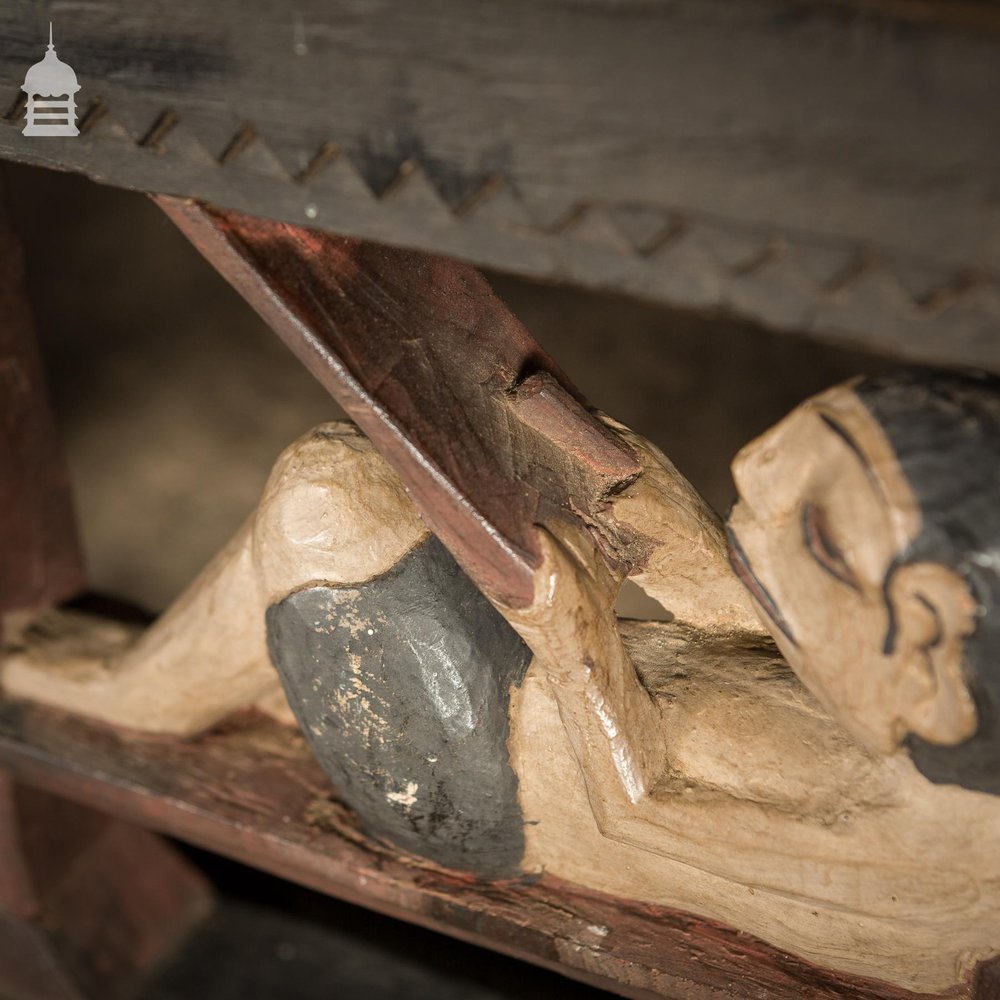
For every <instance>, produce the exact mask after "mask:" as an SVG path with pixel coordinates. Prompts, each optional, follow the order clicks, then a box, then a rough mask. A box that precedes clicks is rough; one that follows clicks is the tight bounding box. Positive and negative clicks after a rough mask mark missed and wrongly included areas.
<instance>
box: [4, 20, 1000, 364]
mask: <svg viewBox="0 0 1000 1000" xmlns="http://www.w3.org/2000/svg"><path fill="white" fill-rule="evenodd" d="M50 14H51V10H50V9H49V5H47V4H36V3H34V2H33V0H14V2H11V3H8V4H5V5H4V7H3V10H2V11H0V32H2V35H3V37H4V38H5V39H6V44H5V47H4V52H3V53H0V87H6V88H7V92H8V94H9V97H8V106H10V105H13V104H14V102H15V99H16V97H17V94H18V92H19V91H18V88H19V87H20V84H21V81H22V80H23V77H24V72H25V69H26V68H27V67H28V66H29V65H30V64H31V63H33V62H34V61H36V60H37V59H38V58H39V56H40V54H41V51H42V47H43V43H44V38H45V36H46V29H47V20H48V18H49V16H50ZM55 20H56V33H57V40H58V42H59V45H60V49H59V51H60V53H62V54H63V55H64V57H65V58H66V59H67V60H68V61H69V62H70V64H71V65H72V66H73V67H74V68H75V69H76V71H77V73H78V74H79V76H80V79H81V81H82V83H83V88H84V89H83V90H82V91H81V95H80V99H81V109H86V108H88V105H89V108H90V110H89V111H86V112H85V113H84V115H83V122H84V125H85V131H84V134H83V135H82V136H80V137H79V138H78V139H77V140H76V141H74V142H73V143H64V144H55V145H52V144H45V143H39V142H36V141H33V140H31V139H30V138H25V137H23V136H22V135H21V132H20V127H21V124H22V117H21V116H20V115H19V114H17V113H14V114H13V115H12V117H11V120H10V123H9V125H4V126H2V127H0V156H3V157H4V158H8V159H14V160H18V161H21V162H27V163H34V164H38V165H42V166H50V167H59V168H61V169H69V170H74V171H79V172H83V173H86V174H87V175H89V176H91V177H94V178H95V179H99V180H101V181H103V182H106V183H113V184H116V185H118V186H122V187H127V188H133V189H141V190H147V191H158V192H165V193H172V194H178V195H185V196H189V197H197V198H199V199H202V200H207V201H212V202H214V203H216V204H220V205H224V206H226V207H229V208H235V209H239V210H242V211H247V212H254V213H257V214H261V215H267V216H269V217H272V218H281V219H284V220H286V221H289V222H293V223H298V224H314V225H317V226H319V227H321V228H329V229H331V230H334V231H338V232H342V233H347V234H352V235H360V236H363V237H365V238H366V239H371V240H380V241H385V242H390V243H394V244H397V245H403V246H411V247H416V248H420V249H425V250H432V251H434V252H437V253H444V254H449V255H452V256H457V257H461V258H463V259H467V260H471V261H473V262H475V263H477V264H479V265H481V266H488V267H499V268H504V269H507V270H511V271H515V272H518V273H522V274H528V275H534V276H537V277H540V278H544V279H547V280H559V281H566V280H568V281H573V282H576V283H582V284H585V285H589V286H592V287H601V288H612V289H615V290H618V291H621V292H624V293H626V294H630V295H638V296H642V297H646V298H653V299H656V300H659V301H663V302H669V303H673V304H676V305H683V306H686V307H695V308H705V307H712V308H715V307H723V308H726V309H729V310H733V311H735V312H738V313H740V314H742V315H747V316H752V317H754V318H756V319H758V320H760V321H762V322H764V323H767V324H772V325H775V326H779V327H781V328H784V329H788V330H794V331H796V332H799V333H801V332H813V333H816V334H820V335H823V336H826V337H829V336H837V337H846V338H848V339H850V340H855V341H857V340H860V341H862V342H864V343H866V344H869V345H871V346H873V347H882V348H884V349H887V350H893V351H895V352H898V353H901V354H904V355H905V356H907V357H912V358H922V359H925V360H936V361H939V362H941V363H952V364H956V363H957V364H979V365H986V366H991V367H994V368H996V367H998V365H1000V353H998V352H1000V348H998V340H997V337H996V334H995V330H996V328H997V319H998V316H1000V290H998V285H997V278H998V275H1000V244H998V242H997V239H996V235H995V234H996V232H997V231H998V229H1000V217H998V209H997V202H996V198H995V185H994V178H995V177H996V176H997V173H998V170H1000V144H998V139H997V130H996V129H995V128H994V127H993V124H994V117H995V107H996V103H997V94H998V91H1000V70H998V67H1000V60H998V59H997V48H998V39H1000V30H998V22H1000V18H998V15H997V9H996V6H995V4H992V3H988V2H979V3H976V2H973V3H929V2H925V0H877V2H873V0H824V2H816V0H753V2H750V3H744V4H736V5H733V4H730V3H726V2H725V0H682V2H678V3H664V2H645V0H630V2H627V3H618V4H610V3H607V2H591V0H560V2H533V0H512V2H498V0H490V2H486V3H481V4H479V5H478V6H477V16H476V17H475V18H469V17H468V16H467V12H466V11H465V9H464V7H463V6H462V5H460V4H459V3H458V0H432V2H427V3H422V4H419V5H409V6H407V7H406V8H405V9H399V8H398V6H396V5H388V4H386V3H385V2H377V3H371V2H367V0H335V2H328V0H302V2H299V3H296V4H295V5H294V7H292V6H291V5H289V4H285V3H272V2H267V0H249V2H244V3H241V4H236V3H234V2H232V0H229V2H223V3H218V4H209V5H205V4H203V3H200V2H198V0H181V2H180V3H178V2H176V0H141V2H134V3H128V4H126V3H122V2H118V3H110V4H100V5H97V6H86V7H84V8H81V9H80V10H79V11H77V12H75V13H74V16H73V18H72V23H66V24H65V26H64V31H63V33H61V34H60V25H59V21H60V17H59V16H57V17H56V18H55ZM303 97H306V99H303ZM167 126H169V127H167ZM165 129H166V130H165ZM310 220H313V221H312V222H311V223H310Z"/></svg>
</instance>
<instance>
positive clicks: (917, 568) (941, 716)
mask: <svg viewBox="0 0 1000 1000" xmlns="http://www.w3.org/2000/svg"><path fill="white" fill-rule="evenodd" d="M888 596H889V600H890V601H891V602H892V606H893V608H894V611H895V616H896V620H895V625H896V635H895V643H894V648H893V651H892V656H893V659H894V660H895V661H896V671H895V675H894V687H895V691H894V696H895V701H896V716H897V720H898V725H899V726H900V730H901V731H900V732H899V733H898V734H897V735H898V737H899V738H900V739H902V738H903V736H904V735H905V733H907V732H911V733H914V734H915V735H917V736H919V737H921V738H922V739H925V740H927V741H928V742H930V743H938V744H945V745H951V744H955V743H961V742H962V741H963V740H965V739H968V738H969V737H970V736H972V734H973V733H974V732H975V731H976V707H975V704H974V702H973V700H972V697H971V695H970V694H969V690H968V688H967V687H966V685H965V680H964V677H963V674H962V661H963V657H964V644H965V639H966V637H967V636H969V635H970V634H971V633H972V631H973V629H974V627H975V618H974V614H975V602H974V601H973V600H972V595H971V594H970V593H969V589H968V587H967V585H966V583H965V581H964V580H963V579H962V577H961V576H959V575H958V573H956V572H955V571H954V570H952V569H949V568H948V567H947V566H942V565H940V564H938V563H930V562H927V563H914V564H912V565H907V566H900V567H899V568H898V569H897V570H896V571H895V572H894V573H893V576H892V580H891V581H890V584H889V595H888Z"/></svg>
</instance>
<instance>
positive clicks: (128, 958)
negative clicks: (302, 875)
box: [0, 772, 211, 1000]
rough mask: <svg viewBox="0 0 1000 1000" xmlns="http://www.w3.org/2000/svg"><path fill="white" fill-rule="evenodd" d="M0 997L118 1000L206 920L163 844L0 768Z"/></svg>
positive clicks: (190, 873)
mask: <svg viewBox="0 0 1000 1000" xmlns="http://www.w3.org/2000/svg"><path fill="white" fill-rule="evenodd" d="M0 850H2V852H3V853H2V855H0V858H2V864H0V996H3V997H4V1000H84V998H86V1000H118V998H121V1000H125V998H127V997H129V996H132V995H133V994H134V992H135V989H136V987H137V985H138V984H139V983H140V982H141V981H142V980H143V978H144V977H145V976H146V975H147V974H148V973H149V972H150V971H151V970H152V969H153V968H154V967H155V966H156V965H157V964H158V963H159V962H160V961H161V960H162V959H163V957H164V956H165V955H166V954H168V953H169V952H170V951H172V950H173V949H174V948H175V947H176V946H177V944H178V943H179V942H180V940H181V939H182V938H183V936H184V935H186V934H187V933H188V932H189V931H190V930H191V929H192V928H193V927H194V926H195V925H196V924H197V923H198V922H199V921H200V920H201V919H202V918H203V917H204V916H205V915H206V914H207V912H208V910H209V908H210V906H211V898H210V894H209V890H208V886H207V884H206V883H205V881H204V880H203V878H202V877H201V876H200V875H199V874H197V873H196V872H195V870H194V869H192V868H191V867H190V866H189V865H188V864H187V862H185V861H183V860H182V859H181V857H180V855H179V854H178V853H177V851H176V850H175V849H174V848H172V847H170V846H169V845H168V844H167V843H166V842H165V841H164V840H163V839H162V838H160V837H158V836H156V835H155V834H152V833H150V832H148V831H146V830H143V829H139V828H137V827H133V826H129V825H127V824H125V823H122V822H121V821H119V820H114V819H111V818H109V817H108V816H106V815H103V814H101V813H98V812H94V811H93V810H92V809H89V808H85V807H83V806H81V805H77V804H76V803H73V802H71V801H69V800H68V799H64V798H58V797H55V796H52V795H50V794H48V793H46V792H43V791H39V790H37V789H34V788H29V787H24V786H18V785H15V783H14V781H13V779H12V778H11V776H10V775H9V774H8V773H6V772H0Z"/></svg>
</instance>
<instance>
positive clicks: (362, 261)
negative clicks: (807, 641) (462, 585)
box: [157, 198, 640, 606]
mask: <svg viewBox="0 0 1000 1000" xmlns="http://www.w3.org/2000/svg"><path fill="white" fill-rule="evenodd" d="M157 200H158V202H159V204H160V205H161V206H162V207H163V209H164V210H165V211H166V212H167V214H168V215H170V217H171V218H172V219H173V220H174V221H175V222H176V223H177V224H178V226H180V228H181V229H182V230H183V231H184V232H185V233H186V234H187V236H188V237H189V238H190V239H191V241H192V242H193V243H194V244H195V246H196V247H198V249H199V250H201V252H202V253H203V254H204V255H205V256H206V257H207V258H208V260H209V261H211V263H212V264H214V265H215V267H216V268H218V270H219V271H220V273H221V274H222V275H223V276H224V277H225V278H226V279H227V280H228V281H229V282H230V283H231V284H232V285H233V286H234V287H235V288H236V289H237V290H238V291H239V292H240V293H241V294H242V295H243V296H244V297H245V298H246V299H247V301H248V302H249V303H250V304H251V305H252V306H253V307H254V308H255V309H256V310H257V311H258V312H259V313H260V314H261V316H262V317H263V318H264V320H265V321H266V322H267V323H268V324H269V325H270V326H271V327H272V329H274V330H275V331H276V332H277V333H278V334H279V336H281V337H282V339H283V340H285V342H286V343H287V344H288V345H289V346H290V347H291V348H292V350H293V351H294V352H295V353H296V354H297V355H298V357H299V358H300V360H301V361H302V362H303V363H304V364H305V365H306V367H308V368H309V370H310V371H311V372H312V373H313V374H314V375H315V376H316V378H317V379H319V381H320V382H321V383H322V384H323V385H324V386H325V387H326V388H327V390H328V391H329V392H330V393H331V395H333V396H334V398H335V399H336V400H337V401H338V402H339V403H340V404H341V406H343V408H344V409H345V410H346V411H347V413H348V414H349V415H350V416H351V417H352V418H353V419H354V420H355V421H356V422H357V424H358V426H359V427H361V429H362V430H364V431H365V433H366V434H367V435H368V436H369V437H370V438H371V439H372V440H373V441H374V442H375V444H376V445H377V446H378V448H379V450H380V451H381V452H382V454H383V455H385V457H386V458H387V459H388V460H389V461H390V462H391V463H392V465H393V466H394V467H395V469H396V471H397V472H398V473H399V475H400V477H401V478H402V480H403V482H404V483H405V484H406V486H407V487H408V488H409V490H410V492H411V494H412V496H413V499H414V501H415V502H416V505H417V508H418V509H419V510H420V512H421V514H422V515H423V516H424V518H425V520H426V521H427V522H428V524H429V525H430V527H431V528H432V530H433V531H434V532H435V533H436V534H437V535H438V536H439V537H440V538H441V540H442V541H443V542H444V543H445V545H446V546H447V547H448V548H449V549H450V550H451V552H452V554H453V555H454V556H455V558H456V559H457V560H458V561H459V563H460V564H461V565H462V567H463V568H464V569H465V571H466V572H467V573H468V574H469V575H470V576H471V577H472V579H473V580H475V581H476V583H477V584H478V585H479V586H480V587H482V588H483V589H485V590H486V591H487V592H488V593H490V594H491V595H493V596H495V597H499V598H500V599H501V600H503V601H504V602H505V603H508V604H511V605H514V606H520V605H525V604H527V603H529V602H530V600H531V597H532V577H531V572H532V569H533V567H534V566H535V565H536V564H537V560H538V549H537V542H536V539H535V533H534V531H533V526H534V525H535V524H536V523H538V522H539V521H540V520H542V519H543V518H551V517H554V516H566V517H568V516H571V514H570V512H571V511H581V512H592V511H593V510H595V509H596V508H597V507H598V506H599V505H601V504H602V503H603V502H604V501H605V500H606V498H607V496H608V495H609V494H611V493H613V492H615V491H616V490H618V489H621V488H622V487H623V486H624V485H626V484H627V483H629V482H631V481H632V480H633V479H635V477H636V476H637V475H638V474H639V472H640V467H639V465H638V461H637V459H636V458H635V456H634V455H633V454H632V453H631V451H630V450H629V449H628V448H627V447H626V446H625V445H623V444H621V443H619V442H617V441H616V440H615V439H614V438H613V437H612V436H611V434H610V433H609V432H608V431H607V430H605V428H604V427H603V426H602V425H601V424H600V423H599V422H598V421H597V419H596V418H595V417H594V416H593V415H592V414H591V413H590V412H589V410H588V409H587V408H586V406H585V405H584V404H583V402H582V400H581V399H580V398H579V396H578V394H577V392H576V390H575V389H574V388H573V387H572V385H571V384H570V383H569V381H568V380H567V378H566V377H565V375H563V374H562V372H561V371H560V370H559V369H558V368H557V367H556V365H555V363H554V362H553V361H552V360H551V359H550V358H549V357H548V356H547V355H546V354H545V353H544V352H543V351H542V350H541V348H539V346H538V345H537V344H536V343H535V342H534V340H532V338H531V336H530V335H529V334H528V332H527V331H526V330H525V329H524V327H523V326H522V325H521V324H520V323H519V322H518V321H517V319H516V318H515V317H514V316H513V315H512V314H511V312H510V310H509V309H508V308H507V307H506V306H505V305H504V304H503V303H502V302H501V301H500V300H499V299H498V298H497V297H496V295H494V294H493V291H492V290H491V289H490V287H489V285H488V284H487V283H486V281H485V279H484V278H483V277H482V276H481V275H480V274H479V273H478V272H476V271H475V269H473V268H472V267H470V266H469V265H467V264H462V263H460V262H456V261H452V260H447V259H445V258H442V257H434V256H431V255H429V254H423V253H419V252H416V251H407V250H397V249H393V248H389V247H384V246H380V245H378V244H373V243H365V242H363V241H360V240H356V239H349V238H345V237H339V236H332V235H330V234H327V233H321V232H317V231H313V230H308V229H302V228H299V227H295V226H290V225H288V224H286V223H279V222H271V221H269V220H266V219H258V218H255V217H252V216H245V215H240V214H238V213H235V212H223V211H221V210H216V209H211V208H207V207H203V206H200V205H197V204H195V203H193V202H187V201H181V200H178V199H172V198H159V199H157Z"/></svg>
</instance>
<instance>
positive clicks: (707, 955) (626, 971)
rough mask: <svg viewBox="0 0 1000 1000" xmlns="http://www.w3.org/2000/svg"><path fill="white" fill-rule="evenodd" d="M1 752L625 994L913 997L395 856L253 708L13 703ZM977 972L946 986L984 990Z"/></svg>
mask: <svg viewBox="0 0 1000 1000" xmlns="http://www.w3.org/2000/svg"><path fill="white" fill-rule="evenodd" d="M0 761H2V762H3V764H4V766H6V767H8V768H9V769H10V771H11V773H12V774H14V775H15V776H16V778H17V779H18V780H19V781H24V782H28V783H30V784H32V785H36V786H38V787H39V788H42V789H45V790H47V791H49V792H51V793H53V794H57V795H61V796H66V797H67V798H69V799H72V800H75V801H79V802H86V803H87V804H88V805H89V806H91V807H94V808H99V809H102V810H105V811H107V812H108V813H110V814H113V815H115V816H118V817H120V818H122V819H124V820H126V821H128V822H131V823H138V824H142V825H144V826H147V827H149V828H151V829H154V830H158V831H160V832H162V833H166V834H169V835H170V836H173V837H177V838H180V839H182V840H185V841H187V842H189V843H192V844H196V845H198V846H200V847H204V848H207V849H209V850H213V851H216V852H218V853H220V854H224V855H226V856H227V857H230V858H234V859H236V860H238V861H241V862H244V863H247V864H251V865H253V866H255V867H257V868H261V869H263V870H265V871H268V872H271V873H273V874H276V875H279V876H281V877H283V878H287V879H291V880H292V881H295V882H298V883H300V884H302V885H305V886H309V887H310V888H313V889H316V890H318V891H320V892H324V893H326V894H328V895H331V896H335V897H337V898H340V899H344V900H347V901H349V902H352V903H357V904H360V905H362V906H366V907H368V908H370V909H374V910H378V911H380V912H382V913H386V914H388V915H390V916H394V917H397V918H399V919H402V920H408V921H410V922H412V923H416V924H420V925H422V926H425V927H429V928H431V929H434V930H439V931H442V932H444V933H447V934H450V935H452V936H454V937H458V938H461V939H462V940H465V941H469V942H471V943H473V944H478V945H481V946H483V947H486V948H491V949H493V950H496V951H500V952H503V953H505V954H509V955H512V956H514V957H517V958H521V959H524V960H526V961H530V962H533V963H535V964H537V965H541V966H544V967H546V968H549V969H553V970H556V971H558V972H561V973H563V974H564V975H567V976H571V977H573V978H575V979H579V980H581V981H583V982H587V983H590V984H593V985H595V986H599V987H601V988H604V989H609V990H612V991H614V992H616V993H619V994H621V995H623V996H627V997H637V998H638V997H641V998H652V997H660V998H662V997H669V998H677V1000H681V998H683V1000H727V998H733V1000H735V998H741V1000H745V998H746V997H747V996H748V995H760V996H766V997H768V998H769V1000H801V998H802V997H805V996H808V997H810V998H812V1000H835V998H836V1000H846V998H848V997H850V998H856V1000H915V998H916V996H917V995H916V994H913V993H910V992H907V991H905V990H900V989H898V988H896V987H892V986H887V985H884V984H880V983H876V982H873V981H866V980H860V979H856V978H854V977H851V976H844V975H840V974H837V973H833V972H828V971H824V970H822V969H819V968H816V967H815V966H812V965H810V964H809V963H808V962H805V961H803V960H801V959H798V958H795V957H794V956H791V955H789V954H787V953H784V952H781V951H779V950H777V949H775V948H773V947H771V946H769V945H767V944H765V943H763V942H762V941H760V940H757V939H755V938H753V937H752V936H750V935H747V934H743V933H740V932H738V931H734V930H731V929H729V928H726V927H724V926H722V925H720V924H717V923H714V922H712V921H709V920H703V919H700V918H698V917H694V916H692V915H690V914H685V913H680V912H677V911H675V910H669V909H666V908H663V907H657V906H652V905H647V904H637V903H630V902H627V901H622V900H617V899H613V898H610V897H607V896H603V895H601V894H598V893H592V892H588V891H586V890H582V889H579V888H577V887H575V886H573V885H569V884H567V883H564V882H560V881H559V880H558V879H554V878H552V877H550V876H544V875H543V876H542V877H541V878H538V879H536V878H525V879H524V880H521V881H508V882H488V883H484V882H476V881H475V880H474V879H473V878H471V877H468V876H463V875H461V874H458V873H455V872H448V871H444V870H441V869H438V868H435V867H433V866H431V865H429V864H427V863H425V862H419V861H416V860H414V859H411V858H408V857H406V856H402V855H400V854H398V853H397V852H394V851H392V850H390V849H389V848H386V847H384V846H381V845H379V844H376V843H374V842H372V841H371V840H369V839H367V838H366V837H365V836H364V834H362V833H361V832H360V830H359V829H358V827H357V825H356V823H355V820H354V817H353V816H352V815H351V814H350V813H349V812H348V811H347V810H346V808H345V807H344V806H343V805H341V804H340V803H339V802H338V801H337V799H336V798H335V797H334V795H333V792H332V789H331V788H330V786H329V784H328V782H327V781H326V780H325V779H324V777H323V775H322V772H321V771H320V770H319V767H318V766H317V764H316V762H315V761H314V759H313V758H312V756H311V754H309V752H308V750H307V749H306V748H305V745H304V743H303V742H302V740H301V737H300V736H299V735H298V734H297V733H295V732H293V731H291V730H289V729H285V728H283V727H281V726H280V725H278V724H277V723H275V722H273V721H272V720H269V719H265V718H264V717H261V716H254V715H246V716H242V717H236V718H234V719H233V720H231V721H230V722H229V723H227V724H226V726H225V727H223V728H220V729H218V730H216V731H215V732H213V733H210V734H207V735H205V736H203V737H200V738H198V739H195V740H188V741H181V740H163V739H150V740H140V739H136V738H135V737H134V736H125V735H119V734H116V733H115V732H114V731H112V730H110V729H106V728H103V727H100V726H98V725H95V724H89V723H86V722H84V721H81V720H80V719H78V718H74V717H70V716H66V715H63V714H61V713H58V712H54V711H50V710H46V709H43V708H40V707H36V706H29V705H24V704H21V705H18V704H13V703H9V702H8V703H6V704H3V705H0ZM986 971H988V970H985V971H981V973H980V975H979V977H978V979H977V980H976V982H975V983H971V984H969V986H968V987H967V988H964V989H962V990H960V991H953V992H952V993H950V994H948V996H950V997H955V998H957V997H974V998H977V1000H988V998H990V997H993V996H994V995H995V994H992V993H990V992H989V989H988V988H989V982H990V980H989V979H988V977H987V975H986Z"/></svg>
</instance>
